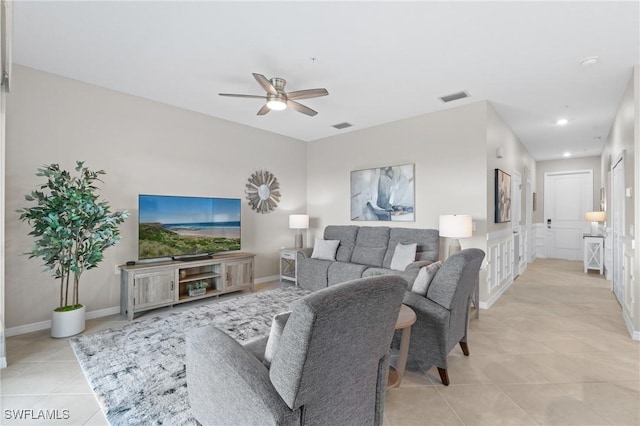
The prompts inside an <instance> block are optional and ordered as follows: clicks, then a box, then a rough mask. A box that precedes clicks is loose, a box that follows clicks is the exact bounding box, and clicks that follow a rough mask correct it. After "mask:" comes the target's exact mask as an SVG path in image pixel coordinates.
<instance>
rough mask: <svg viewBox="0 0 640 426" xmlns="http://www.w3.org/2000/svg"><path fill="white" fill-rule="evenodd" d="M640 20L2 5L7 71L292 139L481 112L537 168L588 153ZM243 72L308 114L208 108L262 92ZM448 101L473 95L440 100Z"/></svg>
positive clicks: (502, 9)
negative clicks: (445, 113) (340, 126)
mask: <svg viewBox="0 0 640 426" xmlns="http://www.w3.org/2000/svg"><path fill="white" fill-rule="evenodd" d="M639 16H640V9H639V2H637V1H633V2H611V1H603V2H583V3H578V2H571V1H567V2H540V1H534V2H406V3H405V2H337V1H332V2H270V1H261V2H239V1H236V2H180V1H174V2H166V1H143V2H116V1H107V2H78V1H75V2H58V1H45V2H31V1H16V2H14V46H13V49H14V62H15V63H18V64H20V65H25V66H28V67H32V68H36V69H39V70H43V71H47V72H51V73H55V74H59V75H63V76H66V77H70V78H74V79H77V80H80V81H85V82H88V83H92V84H96V85H98V86H102V87H107V88H110V89H114V90H119V91H121V92H125V93H130V94H133V95H137V96H141V97H144V98H148V99H152V100H155V101H159V102H163V103H167V104H171V105H175V106H179V107H182V108H185V109H188V110H192V111H198V112H201V113H203V114H207V115H211V116H215V117H219V118H223V119H226V120H230V121H234V122H237V123H242V124H246V125H248V126H253V127H257V128H260V129H264V130H267V131H271V132H275V133H279V134H282V135H287V136H290V137H293V138H297V139H300V140H303V141H312V140H316V139H320V138H324V137H328V136H332V135H336V134H340V133H345V132H348V131H353V130H358V129H363V128H366V127H371V126H376V125H379V124H383V123H386V122H391V121H395V120H400V119H403V118H408V117H414V116H417V115H421V114H426V113H430V112H434V111H438V110H441V109H444V108H450V107H454V106H459V105H462V104H464V103H469V102H476V101H481V100H487V101H489V102H491V103H492V104H493V106H494V107H495V108H496V110H497V111H498V113H499V114H500V116H501V117H502V118H503V119H504V120H505V121H506V122H507V123H508V124H509V126H510V127H511V128H512V129H513V131H514V132H515V133H516V135H517V136H518V137H519V138H520V140H521V141H522V142H523V143H524V144H525V145H526V146H527V147H528V149H529V151H530V152H531V153H532V155H533V156H534V157H535V158H536V159H538V160H545V159H554V158H560V157H561V156H562V154H563V152H565V151H570V152H571V153H572V154H573V155H574V156H591V155H599V154H600V153H601V151H602V147H603V144H604V141H605V139H606V137H607V135H608V132H609V129H610V127H611V124H612V121H613V117H614V116H615V114H616V110H617V108H618V105H619V103H620V100H621V98H622V94H623V92H624V89H625V88H626V86H627V84H628V81H629V78H630V76H631V73H632V67H633V65H636V64H639V63H640V59H639V57H640V52H639V43H640V25H639ZM589 56H599V57H600V61H599V62H598V63H597V64H595V65H593V66H590V67H585V66H582V65H581V64H580V61H581V60H582V59H583V58H585V57H589ZM252 72H257V73H261V74H264V75H265V76H267V78H271V77H274V76H277V77H282V78H284V79H286V80H287V87H286V89H287V90H289V91H293V90H301V89H309V88H316V87H325V88H327V90H328V91H329V96H326V97H322V98H317V99H309V100H304V101H300V102H301V103H303V104H305V105H307V106H309V107H310V108H313V109H315V110H317V111H318V115H317V116H315V117H308V116H305V115H303V114H300V113H298V112H295V111H292V110H285V111H281V112H277V111H273V112H271V113H269V114H267V115H265V116H257V115H256V112H257V111H258V109H259V108H260V107H261V106H262V101H261V100H259V99H239V98H226V97H221V96H218V93H219V92H227V93H245V94H256V95H261V94H263V93H264V92H263V91H262V89H261V88H260V87H259V86H258V84H257V83H256V81H255V80H254V79H253V77H252V76H251V73H252ZM460 90H466V91H468V92H469V93H470V94H471V98H469V99H464V100H459V101H455V102H452V103H450V104H447V105H444V104H443V103H442V102H441V101H440V100H438V97H439V96H442V95H447V94H450V93H453V92H456V91H460ZM560 117H566V118H568V119H569V120H570V122H569V124H568V125H566V126H564V127H560V126H557V125H556V124H555V121H556V120H557V119H558V118H560ZM345 121H347V122H349V123H352V124H353V125H354V126H353V127H351V128H349V129H345V130H336V129H334V128H333V127H332V125H333V124H337V123H341V122H345ZM460 125H464V123H460ZM390 142H392V141H390ZM425 143H433V144H437V143H438V141H435V140H434V141H425Z"/></svg>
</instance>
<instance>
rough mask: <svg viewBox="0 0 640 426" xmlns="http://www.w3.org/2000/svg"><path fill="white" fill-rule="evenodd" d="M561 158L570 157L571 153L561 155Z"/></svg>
mask: <svg viewBox="0 0 640 426" xmlns="http://www.w3.org/2000/svg"><path fill="white" fill-rule="evenodd" d="M562 156H563V157H571V153H570V152H565V153H564V154H562Z"/></svg>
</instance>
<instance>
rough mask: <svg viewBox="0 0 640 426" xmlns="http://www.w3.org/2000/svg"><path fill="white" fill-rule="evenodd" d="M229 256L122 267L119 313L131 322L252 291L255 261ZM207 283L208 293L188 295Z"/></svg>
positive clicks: (239, 255)
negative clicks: (158, 311) (139, 315)
mask: <svg viewBox="0 0 640 426" xmlns="http://www.w3.org/2000/svg"><path fill="white" fill-rule="evenodd" d="M254 257H255V255H253V254H249V253H226V254H219V255H214V256H213V258H212V259H205V260H194V261H171V262H160V263H138V264H135V265H120V269H121V274H120V312H121V313H122V314H123V315H126V316H127V318H128V319H129V320H132V319H133V316H134V315H135V314H136V313H138V312H142V311H147V310H149V309H155V308H160V307H162V306H171V305H176V304H178V303H184V302H190V301H192V300H198V299H204V298H207V297H213V296H219V295H221V294H224V293H230V292H232V291H238V290H245V289H249V290H250V291H253V258H254ZM203 281H205V282H207V283H208V287H207V289H206V293H205V294H202V295H200V296H189V291H188V289H187V285H188V284H190V283H196V282H203Z"/></svg>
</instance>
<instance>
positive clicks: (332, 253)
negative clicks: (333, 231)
mask: <svg viewBox="0 0 640 426" xmlns="http://www.w3.org/2000/svg"><path fill="white" fill-rule="evenodd" d="M338 244H340V240H324V239H322V238H316V242H315V244H314V245H313V253H311V258H312V259H321V260H336V251H337V250H338Z"/></svg>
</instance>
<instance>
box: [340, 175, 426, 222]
mask: <svg viewBox="0 0 640 426" xmlns="http://www.w3.org/2000/svg"><path fill="white" fill-rule="evenodd" d="M414 184H415V180H414V165H413V164H403V165H401V166H385V167H377V168H373V169H364V170H355V171H352V172H351V220H358V221H361V220H363V221H392V222H413V221H415V220H416V219H415V214H414V208H415V201H414V200H415V197H414V193H415V185H414Z"/></svg>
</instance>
